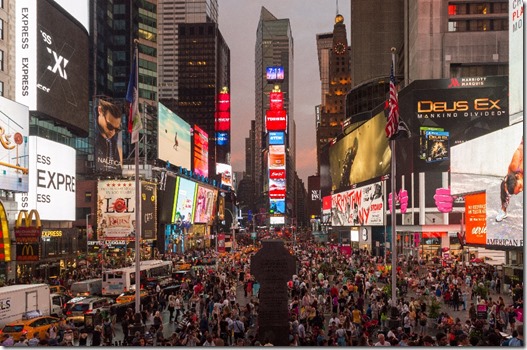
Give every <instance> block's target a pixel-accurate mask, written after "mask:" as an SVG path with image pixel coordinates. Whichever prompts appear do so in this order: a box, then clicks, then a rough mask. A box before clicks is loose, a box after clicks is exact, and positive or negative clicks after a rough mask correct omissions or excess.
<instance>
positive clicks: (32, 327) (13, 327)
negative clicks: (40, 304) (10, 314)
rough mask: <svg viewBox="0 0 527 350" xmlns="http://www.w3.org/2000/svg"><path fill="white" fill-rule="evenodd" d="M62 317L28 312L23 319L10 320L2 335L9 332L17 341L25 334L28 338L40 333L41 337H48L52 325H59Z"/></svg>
mask: <svg viewBox="0 0 527 350" xmlns="http://www.w3.org/2000/svg"><path fill="white" fill-rule="evenodd" d="M59 321H60V319H59V318H58V317H53V316H42V315H41V314H40V312H38V311H34V312H27V313H26V314H24V315H23V316H22V319H21V320H18V321H15V322H10V323H8V324H6V325H5V326H4V328H2V330H1V331H0V335H4V334H9V335H11V336H12V337H13V339H14V340H15V341H18V340H20V337H22V336H25V337H26V339H31V338H33V337H34V335H35V333H38V335H39V337H40V339H46V332H47V331H48V329H49V328H50V327H51V326H52V325H55V326H58V325H59Z"/></svg>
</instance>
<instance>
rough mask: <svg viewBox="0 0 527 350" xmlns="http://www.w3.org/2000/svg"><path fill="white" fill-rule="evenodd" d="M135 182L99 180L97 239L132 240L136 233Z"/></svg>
mask: <svg viewBox="0 0 527 350" xmlns="http://www.w3.org/2000/svg"><path fill="white" fill-rule="evenodd" d="M135 204H136V203H135V182H134V181H127V180H99V182H98V183H97V237H99V238H100V239H105V240H130V239H131V238H132V233H134V232H135V215H136V214H135V210H136V205H135Z"/></svg>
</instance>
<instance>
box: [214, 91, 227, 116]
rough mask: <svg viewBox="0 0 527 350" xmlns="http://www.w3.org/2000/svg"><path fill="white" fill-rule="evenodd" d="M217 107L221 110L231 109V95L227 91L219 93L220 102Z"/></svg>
mask: <svg viewBox="0 0 527 350" xmlns="http://www.w3.org/2000/svg"><path fill="white" fill-rule="evenodd" d="M216 109H217V110H218V111H220V112H228V111H230V109H231V96H230V94H229V93H227V92H220V93H219V94H218V104H217V107H216Z"/></svg>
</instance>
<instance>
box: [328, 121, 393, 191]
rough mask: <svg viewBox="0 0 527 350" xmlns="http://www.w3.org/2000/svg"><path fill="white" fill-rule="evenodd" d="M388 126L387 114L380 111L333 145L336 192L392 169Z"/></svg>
mask: <svg viewBox="0 0 527 350" xmlns="http://www.w3.org/2000/svg"><path fill="white" fill-rule="evenodd" d="M385 126H386V117H385V115H384V111H381V112H380V113H378V114H377V115H375V116H374V117H373V118H371V119H370V120H368V121H367V122H365V123H364V124H362V125H361V126H359V127H358V128H356V129H355V130H353V131H351V132H350V133H349V134H348V135H346V136H344V137H343V138H342V139H340V140H338V141H337V142H336V143H335V144H333V145H331V146H330V149H329V164H330V174H331V183H332V189H333V191H341V190H344V189H347V188H349V187H350V186H351V185H354V184H359V183H361V182H364V181H368V180H371V179H376V178H380V177H381V176H383V175H386V174H388V173H389V172H390V164H391V150H390V147H389V144H388V139H387V138H386V134H385V132H384V128H385ZM321 187H322V184H321Z"/></svg>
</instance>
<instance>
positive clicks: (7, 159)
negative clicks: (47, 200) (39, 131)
mask: <svg viewBox="0 0 527 350" xmlns="http://www.w3.org/2000/svg"><path fill="white" fill-rule="evenodd" d="M0 131H2V134H3V136H2V138H1V140H2V142H1V147H0V173H1V174H2V176H0V188H1V189H3V190H6V191H14V192H27V191H28V188H29V178H28V171H29V157H28V154H29V146H28V136H29V110H28V108H27V107H26V106H24V105H21V104H19V103H16V102H13V101H11V100H8V99H7V98H4V97H1V96H0Z"/></svg>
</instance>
